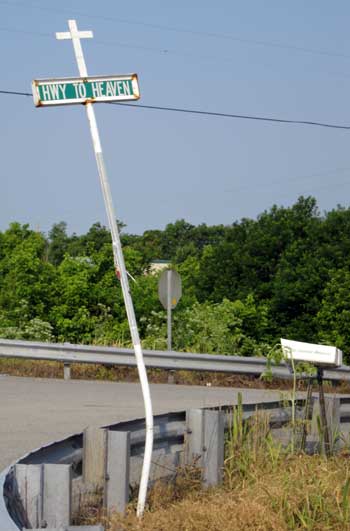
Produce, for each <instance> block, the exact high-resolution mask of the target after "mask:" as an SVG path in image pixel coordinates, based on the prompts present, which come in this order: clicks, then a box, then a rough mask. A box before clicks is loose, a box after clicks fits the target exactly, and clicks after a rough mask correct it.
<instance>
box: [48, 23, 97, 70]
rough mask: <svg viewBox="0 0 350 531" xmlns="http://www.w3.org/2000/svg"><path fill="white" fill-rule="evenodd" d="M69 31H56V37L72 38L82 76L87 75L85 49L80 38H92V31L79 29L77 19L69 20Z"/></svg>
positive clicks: (61, 38)
mask: <svg viewBox="0 0 350 531" xmlns="http://www.w3.org/2000/svg"><path fill="white" fill-rule="evenodd" d="M68 27H69V31H65V32H62V31H59V32H57V33H56V39H59V40H63V39H72V41H73V47H74V53H75V58H76V60H77V65H78V70H79V74H80V76H81V77H87V75H88V73H87V69H86V64H85V59H84V55H83V49H82V47H81V43H80V39H92V38H93V36H94V35H93V33H92V31H79V30H78V26H77V23H76V21H75V20H68Z"/></svg>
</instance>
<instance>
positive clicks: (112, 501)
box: [104, 431, 130, 514]
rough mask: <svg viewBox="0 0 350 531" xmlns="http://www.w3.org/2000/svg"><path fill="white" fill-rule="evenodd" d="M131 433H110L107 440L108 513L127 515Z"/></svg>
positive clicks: (106, 493) (105, 500) (106, 485)
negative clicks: (114, 512) (115, 512)
mask: <svg viewBox="0 0 350 531" xmlns="http://www.w3.org/2000/svg"><path fill="white" fill-rule="evenodd" d="M129 482H130V432H128V431H109V432H108V438H107V459H106V483H105V491H104V505H105V507H106V509H107V511H108V512H111V511H117V512H118V513H122V514H124V513H125V510H126V506H127V504H128V502H129Z"/></svg>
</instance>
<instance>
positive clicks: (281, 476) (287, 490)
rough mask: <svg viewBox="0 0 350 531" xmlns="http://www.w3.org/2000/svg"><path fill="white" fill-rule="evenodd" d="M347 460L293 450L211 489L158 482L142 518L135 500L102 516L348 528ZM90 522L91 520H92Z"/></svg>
mask: <svg viewBox="0 0 350 531" xmlns="http://www.w3.org/2000/svg"><path fill="white" fill-rule="evenodd" d="M349 474H350V470H349V463H348V460H347V459H346V460H345V459H344V458H343V457H337V458H332V459H330V460H328V461H326V460H325V459H323V458H322V457H320V456H314V457H308V456H305V455H300V456H289V458H284V459H283V462H280V463H279V466H278V467H276V468H275V469H274V470H273V469H271V470H270V471H268V470H267V469H266V467H264V466H263V467H256V469H255V474H252V475H251V477H250V478H249V480H244V479H242V477H239V476H238V477H237V481H236V482H235V484H233V485H232V484H231V486H230V487H229V486H228V484H227V482H225V485H224V486H223V487H222V488H220V489H215V490H212V491H208V492H205V493H203V492H199V491H198V489H196V490H195V491H193V490H187V491H186V492H185V493H184V494H183V496H181V497H180V499H176V497H175V499H173V498H172V496H171V487H169V486H168V487H163V490H162V488H161V487H159V486H158V490H157V492H156V499H157V500H158V501H155V499H154V496H155V494H154V493H153V495H152V496H153V499H152V498H151V500H150V507H149V509H148V511H147V512H146V513H145V515H144V518H143V519H142V520H141V521H139V520H138V519H137V518H136V516H135V510H134V507H133V506H131V507H130V508H129V511H128V513H127V515H126V516H125V517H121V516H119V515H116V514H115V515H113V516H112V517H111V518H110V519H109V520H107V519H104V522H103V523H104V524H105V526H106V530H108V531H126V530H143V531H151V530H153V531H168V530H172V531H180V530H181V531H223V530H228V531H231V530H232V531H237V530H261V531H262V530H264V531H269V530H271V531H275V530H276V531H282V530H299V529H300V530H301V529H310V530H311V529H312V530H314V531H317V530H327V529H328V530H334V531H341V530H350V518H349V493H348V490H349V487H348V485H349V481H350V480H349V478H350V475H349ZM90 523H91V521H90Z"/></svg>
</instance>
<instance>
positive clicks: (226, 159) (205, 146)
mask: <svg viewBox="0 0 350 531" xmlns="http://www.w3.org/2000/svg"><path fill="white" fill-rule="evenodd" d="M72 6H73V7H72ZM0 15H1V22H0V38H1V59H0V61H1V82H0V89H1V90H15V91H16V90H17V91H30V86H31V80H32V79H34V78H46V77H65V76H71V75H74V76H76V75H77V68H76V64H75V59H74V55H73V49H72V44H71V41H57V40H56V39H55V35H54V34H55V32H56V31H66V30H67V19H68V18H75V19H76V20H77V22H78V26H79V27H80V29H82V30H88V29H91V30H93V31H94V39H91V40H86V41H84V42H83V47H84V52H85V58H86V62H87V66H88V71H89V73H90V74H91V75H97V74H123V73H128V72H137V73H138V75H139V82H140V89H141V100H140V103H142V104H148V105H162V106H173V107H185V108H193V109H198V110H207V111H213V112H226V113H236V114H256V115H264V116H277V117H281V118H287V119H297V120H318V121H326V122H333V123H340V124H348V125H350V105H349V99H350V68H349V67H350V44H349V23H350V3H349V2H348V1H345V0H338V1H337V2H329V1H325V0H308V1H307V2H306V1H305V0H293V2H292V1H283V2H282V1H281V0H265V1H262V0H245V1H244V2H243V0H241V1H234V0H231V1H229V0H227V1H224V0H217V1H216V2H212V1H211V2H209V1H207V0H201V1H199V0H187V1H184V0H178V1H177V2H169V1H164V0H163V1H162V2H161V1H156V0H148V1H147V2H142V1H140V0H134V1H133V2H116V1H115V0H109V1H103V0H100V1H99V2H96V1H92V0H84V1H83V0H74V2H73V1H72V0H71V1H68V0H61V1H60V2H52V1H50V0H46V1H44V0H36V1H31V0H28V1H22V2H20V1H16V0H13V1H12V0H7V1H2V0H0ZM0 108H1V128H0V137H1V138H0V140H1V170H0V171H1V174H0V176H1V177H0V178H1V188H0V190H1V192H0V230H4V229H6V228H7V226H8V224H9V223H10V222H12V221H15V220H16V221H20V222H22V223H30V224H31V226H32V227H33V228H39V229H40V230H42V231H46V232H47V231H48V230H49V229H50V227H51V226H52V224H53V223H55V222H59V221H61V220H64V221H66V222H67V223H68V229H69V232H73V231H75V232H78V233H82V232H85V231H86V230H87V229H88V228H89V227H90V226H91V225H92V223H94V222H95V221H101V222H102V223H106V218H105V213H104V207H103V203H102V197H101V193H100V188H99V182H98V178H97V170H96V167H95V161H94V157H93V151H92V147H91V141H90V136H89V130H88V125H87V120H86V115H85V112H84V109H83V108H82V107H80V106H69V107H68V106H67V107H55V108H45V109H36V108H35V107H34V105H33V101H32V98H30V97H27V98H26V97H20V96H6V95H0ZM95 110H96V113H97V120H98V124H99V127H100V132H101V137H102V144H103V148H104V154H105V159H106V164H107V169H108V173H109V178H110V181H111V187H112V192H113V198H114V203H115V207H116V211H117V216H118V218H120V219H122V220H123V221H124V222H125V223H126V224H127V227H128V231H130V232H136V233H141V232H143V231H144V230H146V229H151V228H163V227H164V226H165V225H166V224H167V223H169V222H172V221H175V220H176V219H180V218H185V219H186V220H188V221H189V222H191V223H194V224H199V223H202V222H205V223H207V224H218V223H224V224H229V223H232V222H233V221H235V220H237V219H240V218H241V217H255V216H257V215H258V214H259V213H260V212H262V211H263V210H265V209H268V208H270V206H271V205H273V204H275V203H276V204H278V205H291V204H292V203H294V202H295V201H296V199H297V197H298V196H299V195H301V194H303V195H310V194H311V195H314V196H315V197H316V198H317V200H318V204H319V207H320V209H321V210H329V209H331V208H333V207H335V206H336V205H337V204H338V203H340V204H342V205H344V206H348V205H349V198H350V178H349V177H350V149H349V148H350V131H337V130H332V129H320V128H315V127H303V126H296V125H289V126H288V125H277V124H267V123H262V122H252V121H243V120H233V119H225V118H214V117H205V116H194V115H186V114H175V113H169V112H161V111H150V110H145V109H130V108H128V107H125V108H121V107H120V106H112V105H104V104H100V105H96V106H95Z"/></svg>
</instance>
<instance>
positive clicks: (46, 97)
mask: <svg viewBox="0 0 350 531" xmlns="http://www.w3.org/2000/svg"><path fill="white" fill-rule="evenodd" d="M42 91H43V96H44V100H50V99H51V97H50V90H49V86H48V85H43V86H42Z"/></svg>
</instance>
